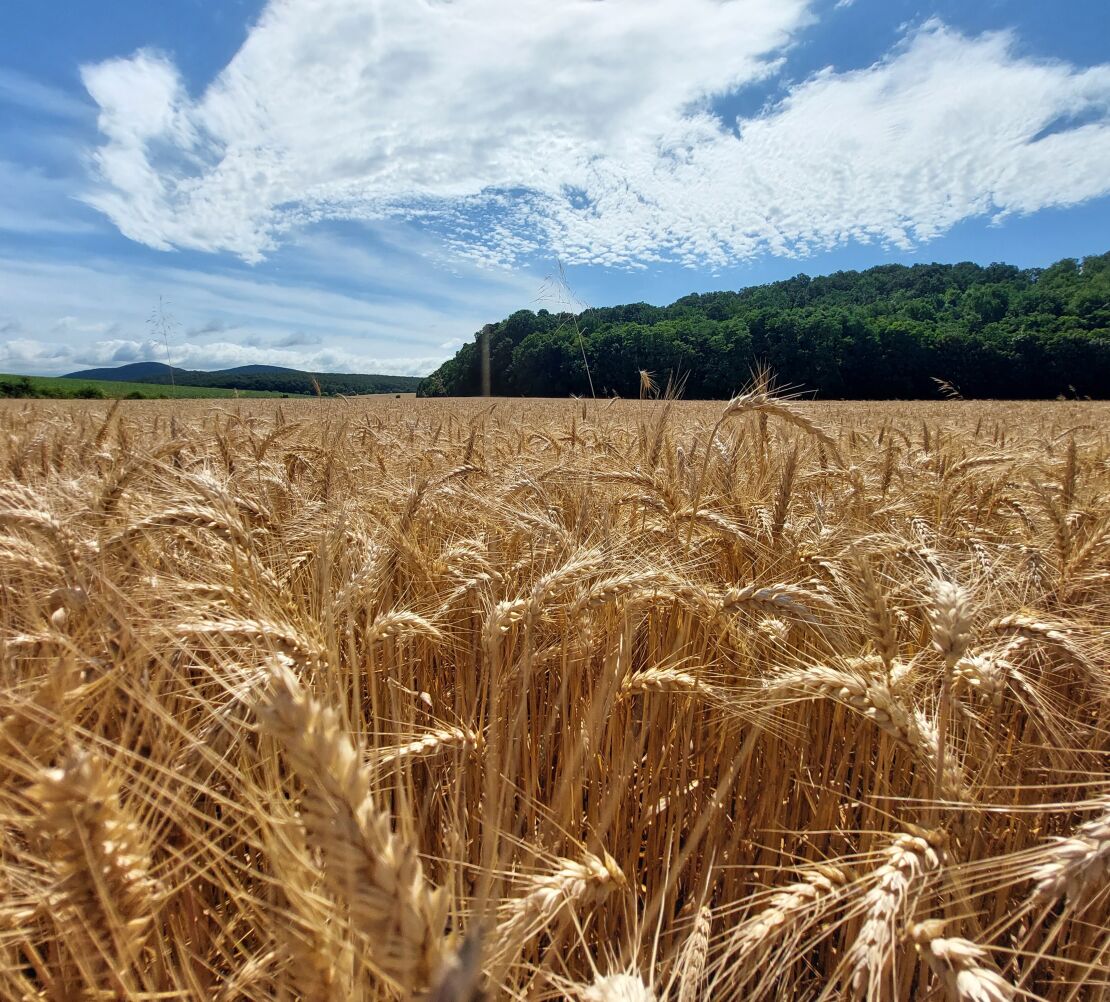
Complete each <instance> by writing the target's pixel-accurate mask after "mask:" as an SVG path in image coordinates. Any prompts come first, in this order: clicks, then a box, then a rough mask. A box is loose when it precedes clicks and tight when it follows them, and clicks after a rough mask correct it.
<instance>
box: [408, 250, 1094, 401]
mask: <svg viewBox="0 0 1110 1002" xmlns="http://www.w3.org/2000/svg"><path fill="white" fill-rule="evenodd" d="M575 319H576V318H575V317H574V316H573V315H571V314H569V313H561V314H555V313H549V312H548V311H546V310H540V311H539V312H538V313H533V312H531V311H530V310H522V311H520V312H519V313H514V314H513V315H512V316H510V317H508V318H507V319H505V320H502V321H501V322H500V323H498V324H494V325H492V327H491V333H490V355H491V371H492V381H493V382H492V390H493V393H494V394H496V395H516V394H521V395H525V396H566V395H567V394H570V393H575V394H581V395H588V394H589V392H590V385H589V381H588V379H587V375H586V367H585V365H584V364H583V352H584V353H585V358H586V361H587V362H588V363H589V373H590V376H592V378H593V385H594V389H595V392H596V394H597V395H598V396H602V395H609V394H613V393H616V394H619V395H620V396H635V395H636V394H637V393H638V390H639V380H640V377H639V371H640V370H641V369H645V370H648V371H649V372H652V373H654V375H655V379H656V381H657V382H661V383H663V382H666V380H667V378H668V375H670V376H675V377H679V378H682V377H685V380H686V382H685V389H684V396H686V397H700V398H716V397H728V396H730V395H731V394H733V393H735V392H736V391H737V390H738V389H739V388H740V387H741V386H742V385H743V384H744V383H745V382H747V381H748V379H749V378H750V375H751V372H752V370H753V369H756V368H757V367H759V366H763V365H766V366H769V367H770V368H771V370H772V371H773V372H774V373H775V375H776V377H777V379H778V380H779V382H780V383H786V384H790V385H792V386H795V387H797V388H799V389H802V390H805V391H815V392H816V393H817V394H818V395H819V396H821V397H825V398H829V397H853V398H875V399H886V398H936V397H937V395H938V389H937V384H936V383H935V382H934V379H943V380H946V381H948V382H950V383H951V384H953V386H955V387H956V388H958V390H959V392H960V393H961V394H962V395H963V396H966V397H1056V396H1059V395H1063V396H1067V397H1072V396H1081V397H1082V396H1091V397H1102V398H1105V397H1108V396H1110V253H1107V254H1102V255H1100V256H1098V257H1088V258H1085V259H1083V260H1082V261H1077V260H1074V259H1067V260H1064V261H1059V262H1057V263H1056V264H1054V265H1052V266H1051V267H1049V268H1030V269H1025V270H1021V269H1018V268H1015V267H1012V266H1010V265H1005V264H992V265H990V266H988V267H981V266H979V265H976V264H970V263H965V264H951V265H948V264H919V265H914V266H912V267H905V266H903V265H882V266H880V267H877V268H870V269H868V270H867V271H841V272H837V273H836V274H833V275H827V276H824V277H822V278H810V277H809V276H808V275H798V276H796V277H795V278H791V279H789V280H787V281H785V282H774V283H772V284H770V285H760V286H753V287H751V288H748V289H744V290H743V291H741V292H712V293H707V294H705V295H692V296H686V297H684V298H683V299H680V300H678V301H677V302H676V303H672V304H671V305H670V306H650V305H648V304H647V303H633V304H631V305H629V306H613V307H607V308H604V309H591V310H586V311H584V312H583V313H581V314H579V315H578V317H577V324H576V323H575ZM579 332H581V336H580V335H579ZM479 391H480V370H479V352H478V336H477V335H476V336H475V339H474V341H473V342H471V343H469V344H466V345H464V346H463V347H462V348H461V349H460V350H459V352H458V354H456V355H455V357H454V358H452V359H450V360H449V361H447V362H445V363H444V364H443V365H441V366H440V367H439V369H437V370H436V371H435V372H434V373H432V374H431V375H430V376H428V377H427V378H426V379H425V380H424V381H423V382H422V383H421V388H420V391H419V392H420V393H421V394H423V395H426V396H440V395H452V396H453V395H471V394H477V393H478V392H479Z"/></svg>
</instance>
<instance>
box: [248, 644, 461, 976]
mask: <svg viewBox="0 0 1110 1002" xmlns="http://www.w3.org/2000/svg"><path fill="white" fill-rule="evenodd" d="M256 712H257V713H258V716H259V718H260V720H261V721H262V723H263V725H264V727H265V728H266V730H268V731H269V732H270V733H271V734H273V736H274V737H275V738H277V740H278V741H279V742H280V744H281V745H282V747H283V748H284V750H285V753H286V756H287V758H288V761H289V764H290V765H291V766H292V768H293V770H294V772H295V773H296V774H297V776H298V777H299V778H300V780H301V782H302V783H303V784H304V788H305V793H304V798H303V801H302V805H301V816H302V820H303V822H304V825H305V828H306V831H307V833H308V835H309V838H310V840H311V842H312V843H313V844H314V845H315V846H317V847H318V848H319V850H320V852H321V854H322V856H323V860H324V878H325V882H326V884H327V885H328V887H329V888H330V889H331V891H332V893H333V894H335V896H336V897H337V898H338V899H339V900H340V901H343V902H345V903H346V904H347V906H348V908H349V909H350V917H351V924H352V926H353V927H354V928H355V929H356V930H357V931H358V932H359V933H361V935H362V937H363V938H364V942H365V948H366V950H367V952H368V954H369V956H370V958H371V960H372V961H373V964H374V966H375V967H376V968H377V970H378V971H379V972H380V973H381V974H382V975H383V976H384V977H386V978H388V979H389V980H390V981H391V982H392V983H393V984H394V985H395V986H396V987H398V988H399V989H401V990H403V991H417V990H421V989H423V988H424V987H426V986H427V984H428V983H429V981H430V979H431V977H432V975H433V973H434V972H436V971H438V970H439V968H440V965H441V963H442V961H443V957H444V952H445V948H446V945H447V944H446V943H445V941H444V936H443V928H444V924H445V920H446V908H445V904H446V898H445V895H444V894H443V892H442V891H441V890H437V889H433V888H432V886H431V885H430V884H429V883H428V881H427V879H426V878H425V876H424V870H423V867H422V866H421V863H420V859H419V857H418V856H417V853H416V850H415V848H414V846H413V845H412V844H411V842H408V841H406V840H404V839H401V838H398V837H397V836H396V835H394V834H393V831H392V828H391V824H390V818H389V816H388V815H387V814H386V813H385V812H384V811H383V810H381V809H379V807H378V806H377V805H376V804H375V802H374V799H373V797H372V795H371V788H370V770H369V769H368V768H367V767H366V766H365V765H363V763H362V756H360V755H359V753H358V751H357V750H356V749H355V746H354V745H353V744H352V742H351V740H350V738H348V737H347V735H346V734H345V733H343V731H342V729H341V727H340V724H339V719H338V716H337V715H336V713H335V711H334V710H332V709H329V708H325V707H323V706H321V704H320V703H319V702H317V701H316V700H315V699H314V698H312V696H310V695H308V694H307V693H306V692H305V691H304V689H303V688H302V687H301V685H300V683H299V682H298V681H297V679H296V677H295V676H294V675H293V673H292V672H291V671H290V670H289V669H288V667H286V665H284V664H283V663H281V662H280V661H276V660H275V661H274V662H273V663H272V664H271V666H270V684H269V687H268V691H267V692H266V693H265V695H264V696H263V698H262V699H261V700H260V702H259V704H258V706H257V708H256Z"/></svg>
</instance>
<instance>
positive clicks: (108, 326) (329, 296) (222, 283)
mask: <svg viewBox="0 0 1110 1002" xmlns="http://www.w3.org/2000/svg"><path fill="white" fill-rule="evenodd" d="M313 248H314V249H313V250H312V251H311V252H301V251H299V250H298V252H297V254H296V256H297V258H298V260H299V261H300V262H301V263H302V264H303V265H308V266H310V268H311V266H312V265H313V264H314V263H315V264H316V265H318V266H319V268H320V269H321V271H322V270H323V269H325V268H326V276H327V278H328V280H329V281H331V282H333V283H336V285H337V286H341V285H342V284H344V283H352V282H353V283H354V284H355V285H356V286H357V287H356V288H355V289H354V290H352V291H350V292H345V291H341V290H340V288H325V287H322V286H321V284H319V283H317V282H316V281H314V277H315V276H318V275H319V274H320V272H314V271H312V270H309V271H305V270H304V268H302V269H301V271H300V272H299V274H298V276H297V277H293V276H291V275H289V274H288V273H281V269H279V268H277V267H276V266H275V268H274V269H273V270H274V271H276V272H278V273H279V274H280V275H281V278H280V281H279V280H278V277H277V276H270V277H267V276H264V275H260V274H258V273H257V271H254V270H250V271H248V270H247V269H245V268H243V267H242V266H239V267H238V268H236V269H232V270H225V271H216V272H200V271H190V270H187V269H184V268H179V267H173V266H172V265H168V266H164V265H161V264H157V265H145V264H130V265H129V266H128V267H126V268H121V267H120V266H119V265H118V263H116V262H113V261H110V260H96V259H92V260H86V261H84V262H83V263H80V264H71V263H64V262H57V261H49V260H38V259H34V258H16V257H0V288H2V289H3V290H4V309H5V315H4V316H3V317H0V372H2V371H16V372H37V373H44V374H57V373H64V372H69V371H72V370H74V369H76V368H82V367H87V366H92V365H119V364H123V363H125V362H131V361H142V360H147V359H153V360H157V361H164V360H165V357H166V355H165V350H166V349H165V344H164V342H163V341H162V339H161V337H160V336H156V335H155V333H154V332H153V331H152V330H151V327H150V325H149V324H148V318H149V317H150V314H151V307H152V305H153V304H156V303H157V302H158V301H159V297H160V296H164V302H165V308H166V310H167V312H168V313H169V314H171V315H172V316H173V317H174V321H173V323H172V324H171V325H170V337H169V341H170V352H171V356H170V357H171V359H172V361H173V362H174V364H177V365H186V366H194V367H197V368H220V367H223V366H230V365H243V364H251V363H268V364H273V365H288V366H291V367H294V368H312V369H316V370H319V371H346V372H394V373H402V374H424V373H427V372H430V371H431V370H432V369H434V368H435V367H436V366H437V365H438V364H439V363H440V362H442V361H443V360H444V359H445V358H448V357H449V356H450V355H451V354H452V351H451V350H449V349H446V348H444V347H443V345H444V344H445V343H446V342H447V341H448V339H450V338H458V337H467V338H469V337H470V336H471V335H472V334H473V332H474V331H475V330H477V329H478V328H479V327H481V326H482V324H484V323H488V322H489V321H491V320H494V319H497V318H498V317H501V316H504V315H505V314H506V313H509V312H511V311H512V310H514V309H517V308H519V306H520V303H521V302H522V301H527V299H528V298H530V296H534V295H535V292H536V288H537V286H538V282H537V281H535V280H533V279H530V278H528V277H526V276H524V275H508V274H505V273H494V274H489V273H486V272H482V271H478V270H477V269H473V268H465V267H464V273H463V275H462V276H460V277H458V278H455V277H454V276H446V277H445V276H444V275H443V274H442V273H441V272H440V271H438V270H437V269H435V268H433V267H430V266H427V265H425V266H424V267H423V268H421V267H420V263H419V260H407V259H403V258H400V257H398V259H397V260H395V261H393V262H392V264H389V262H388V261H387V260H386V255H382V258H381V261H380V263H379V265H378V266H377V268H376V270H375V275H376V278H377V279H378V280H379V281H380V282H381V283H382V285H383V290H378V291H375V290H373V289H371V288H369V287H368V286H367V285H366V284H365V283H364V281H360V280H362V279H363V277H364V276H363V275H362V274H361V273H360V270H359V265H360V264H361V263H362V262H363V258H364V257H365V254H366V252H364V251H359V250H356V251H353V252H352V256H349V257H345V256H344V255H343V253H342V245H341V244H335V246H334V247H332V244H331V242H330V241H329V240H328V239H327V238H325V237H324V236H323V235H317V237H316V241H315V243H314V244H313ZM329 248H331V251H332V252H329ZM371 259H372V260H377V258H374V257H373V256H372V258H371ZM171 260H172V259H171ZM387 265H388V267H387ZM267 267H269V266H267ZM421 276H422V278H421ZM421 280H422V281H423V288H424V295H423V297H422V298H423V301H421V302H417V301H414V298H413V297H412V295H411V294H410V293H408V292H407V290H409V289H415V288H417V287H418V286H419V285H420V282H421ZM395 289H399V290H401V292H400V293H397V292H395V291H394V290H395Z"/></svg>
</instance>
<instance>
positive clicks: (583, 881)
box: [0, 384, 1110, 1002]
mask: <svg viewBox="0 0 1110 1002" xmlns="http://www.w3.org/2000/svg"><path fill="white" fill-rule="evenodd" d="M645 385H646V388H647V389H649V390H650V386H649V385H647V384H645ZM0 464H2V465H3V468H4V471H5V472H4V478H3V484H2V486H0V568H2V571H0V587H2V597H3V602H2V611H0V672H2V679H0V772H2V774H3V782H2V784H0V796H2V801H0V996H2V997H3V998H4V999H40V998H45V999H78V998H80V999H86V998H103V999H117V998H119V999H149V1000H173V999H189V1000H208V999H219V1000H232V999H258V1000H263V999H314V1000H315V999H334V1000H344V1002H346V1000H377V999H393V998H429V999H436V1000H440V1002H448V1000H470V999H477V998H479V997H482V996H483V995H484V997H485V998H487V999H491V1000H492V999H502V998H505V999H548V998H569V999H581V1000H586V1002H604V1000H623V1002H639V1000H649V999H656V1000H660V1002H661V1000H663V999H673V1000H677V1002H697V1000H707V999H744V1000H757V999H798V1000H807V999H809V1000H815V999H821V998H859V999H880V1000H882V999H944V998H947V999H951V1000H967V1002H998V1000H1010V999H1027V998H1043V999H1049V1000H1054V1002H1057V1000H1058V1002H1064V1000H1081V999H1082V1000H1086V999H1106V998H1110V928H1108V922H1107V916H1108V914H1110V879H1108V877H1110V759H1108V752H1110V405H1106V404H1098V403H1086V402H1063V401H1060V402H1052V403H1036V404H1033V403H1030V404H1021V403H1016V404H1015V403H1006V404H1001V403H988V402H982V403H977V402H962V401H951V402H938V403H883V404H868V403H828V404H817V403H802V402H797V401H790V400H786V399H783V398H781V397H777V396H775V395H773V394H771V393H769V392H767V391H766V390H765V389H763V388H760V387H757V388H755V389H752V390H751V391H749V392H747V393H744V394H742V395H740V396H738V397H737V398H735V399H734V400H732V401H730V402H719V403H692V402H691V403H686V402H678V401H672V400H667V399H662V398H659V397H658V396H657V395H655V394H652V393H650V392H649V393H647V394H646V398H645V399H643V400H639V401H636V400H628V401H583V400H563V401H534V400H533V401H524V400H516V401H513V400H497V401H483V400H454V401H434V400H404V401H398V400H393V399H385V400H383V399H373V398H355V399H351V400H343V399H331V400H328V399H321V400H315V399H314V400H305V401H280V402H279V401H253V400H252V401H221V402H219V403H214V402H211V401H195V402H172V403H171V402H166V403H160V402H149V403H148V402H142V401H137V402H131V401H128V402H123V403H121V404H116V405H114V406H109V405H107V404H102V403H92V402H89V403H84V402H82V403H76V402H35V403H33V404H20V403H8V404H5V405H4V406H3V407H2V408H0Z"/></svg>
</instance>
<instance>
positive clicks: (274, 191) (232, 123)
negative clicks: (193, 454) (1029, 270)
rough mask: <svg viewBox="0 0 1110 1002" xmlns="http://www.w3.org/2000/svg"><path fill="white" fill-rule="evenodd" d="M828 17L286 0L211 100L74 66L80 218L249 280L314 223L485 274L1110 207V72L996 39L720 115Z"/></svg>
mask: <svg viewBox="0 0 1110 1002" xmlns="http://www.w3.org/2000/svg"><path fill="white" fill-rule="evenodd" d="M812 17H813V14H812V12H811V10H810V8H809V5H808V4H807V3H806V2H805V0H731V2H728V3H721V2H719V0H635V2H633V0H606V2H601V3H578V2H560V3H552V2H550V0H456V2H453V3H427V4H410V5H397V4H387V3H385V2H383V0H312V2H309V0H274V2H272V3H271V4H270V5H269V6H268V8H267V9H266V11H265V12H264V14H263V16H262V17H261V19H260V20H259V22H258V23H257V25H256V26H255V27H254V28H253V30H252V31H251V33H250V35H249V37H248V38H247V40H246V42H245V44H244V45H243V47H242V48H241V50H240V51H239V52H238V54H237V55H236V56H235V57H234V58H233V59H232V61H231V62H230V63H229V64H228V66H227V67H226V68H225V70H224V71H223V72H222V73H221V74H220V75H219V77H218V78H217V79H216V80H215V81H214V82H213V83H212V84H211V85H210V86H209V87H208V88H207V89H206V90H205V91H204V93H203V94H200V95H197V96H195V97H194V96H192V95H190V94H188V93H187V92H186V89H185V87H184V84H183V83H182V80H181V78H180V76H179V74H178V72H177V70H176V68H175V67H174V65H173V64H172V62H170V61H169V60H168V59H167V58H166V57H164V56H161V55H159V54H157V53H153V52H140V53H137V54H136V55H134V56H132V57H130V58H127V59H119V60H112V61H109V62H105V63H100V64H97V65H93V66H88V67H85V69H84V74H83V75H84V80H85V84H86V86H87V88H88V90H89V93H90V95H91V96H92V97H93V99H94V100H95V101H96V102H97V104H98V106H99V108H100V119H99V124H100V131H101V133H102V136H103V142H102V144H101V145H100V147H99V148H98V149H97V151H96V154H95V158H96V165H97V172H98V182H97V184H96V186H95V188H94V189H93V190H92V191H90V192H89V193H88V195H87V199H88V201H89V203H90V204H92V205H94V206H95V207H97V208H98V209H100V210H101V211H102V212H104V213H106V214H107V215H108V216H109V217H110V218H111V219H112V221H113V222H114V223H115V224H116V225H117V226H118V227H119V228H120V230H121V231H122V232H123V233H124V234H126V235H127V236H129V237H131V238H132V239H135V240H138V241H141V242H143V243H146V244H148V245H150V246H152V247H159V248H168V247H189V248H198V249H202V250H211V251H216V250H224V251H231V252H233V253H235V254H238V255H240V256H241V257H243V258H244V259H246V260H249V261H254V260H258V259H259V258H261V257H262V256H263V255H266V254H269V253H272V252H273V250H274V249H275V248H276V247H277V246H279V245H280V243H281V242H282V241H284V240H287V239H289V237H290V235H291V234H293V233H295V232H296V231H298V230H300V229H302V228H304V227H305V226H306V225H308V224H310V223H312V222H314V221H317V220H321V219H328V218H335V219H361V220H385V219H390V218H402V219H406V220H415V221H417V222H420V223H422V224H423V225H425V226H427V227H429V228H430V229H432V230H434V231H435V232H436V233H437V234H438V235H439V236H440V237H441V238H443V239H445V240H446V241H447V242H448V244H449V245H450V246H452V247H453V248H454V249H455V250H456V251H457V252H459V253H461V254H463V255H468V256H470V257H472V258H474V259H475V260H479V261H484V262H501V263H505V262H512V261H514V260H519V259H521V258H525V257H528V256H529V255H530V254H533V253H543V254H555V255H558V256H560V257H562V258H563V259H564V260H566V261H567V262H569V263H572V264H573V263H588V264H601V265H616V266H637V265H642V264H644V263H646V262H652V261H661V260H677V261H680V262H683V263H686V264H691V265H694V264H701V263H705V262H708V263H711V264H715V265H720V264H724V263H727V262H735V261H738V260H745V259H748V258H751V257H753V256H756V255H759V254H762V253H768V252H769V253H772V254H797V253H805V252H807V251H809V250H812V249H814V248H824V247H830V246H835V245H837V244H839V243H843V242H845V241H849V240H861V241H879V242H884V243H888V244H894V245H897V246H906V245H909V244H911V243H913V242H918V241H924V240H928V239H930V238H932V237H934V236H936V235H938V234H940V233H943V232H944V231H945V230H947V229H948V228H950V227H952V226H953V225H954V224H955V223H957V222H959V221H960V220H963V219H966V218H969V217H972V216H980V215H984V214H989V215H991V214H992V215H998V214H1006V213H1026V212H1033V211H1036V210H1038V209H1040V208H1044V207H1047V206H1063V205H1073V204H1076V203H1079V202H1082V201H1084V200H1086V199H1090V198H1094V197H1097V196H1099V195H1102V194H1105V193H1107V192H1108V191H1110V174H1108V172H1107V171H1106V170H1105V164H1106V163H1107V162H1110V65H1102V66H1097V67H1094V68H1089V69H1083V68H1079V67H1075V66H1072V65H1068V64H1066V63H1061V62H1044V61H1038V60H1035V59H1032V58H1030V57H1028V56H1025V55H1022V54H1021V53H1019V52H1018V50H1017V48H1016V45H1015V41H1014V38H1013V37H1012V36H1011V35H1010V34H1007V33H1005V32H997V33H992V34H986V35H980V36H973V37H972V36H966V35H963V34H960V33H959V32H956V31H953V30H950V29H949V28H946V27H945V26H944V25H943V24H941V23H939V22H936V21H933V22H928V23H927V24H925V25H924V26H921V27H919V28H918V29H916V30H914V31H912V32H911V33H910V34H908V35H907V36H906V37H905V38H904V40H903V42H902V43H901V44H900V45H899V46H898V47H897V48H896V49H895V50H893V51H892V52H890V53H889V54H888V55H887V56H886V57H885V58H883V59H881V60H880V61H878V62H876V63H874V64H873V65H870V66H867V67H864V68H860V69H854V70H849V71H841V72H837V71H835V70H833V69H828V70H825V71H822V72H820V73H818V74H816V75H815V76H813V77H811V78H809V79H806V80H804V81H801V82H799V83H797V84H795V85H794V86H792V87H791V88H790V89H789V90H788V92H787V96H786V97H785V99H784V100H783V101H781V102H780V103H779V104H777V105H775V106H772V107H770V108H767V109H765V110H764V111H763V112H761V113H760V114H758V115H756V116H754V117H750V118H745V119H742V120H740V121H737V122H730V121H723V120H721V119H720V118H718V117H716V116H715V115H714V114H712V113H711V111H710V107H711V100H712V99H713V98H716V97H720V96H721V95H727V94H729V93H733V92H736V91H738V90H740V89H742V88H744V87H746V86H749V85H751V84H753V83H754V82H756V81H760V80H763V79H765V78H766V77H767V76H768V75H769V74H772V73H774V72H775V71H776V69H777V68H778V66H779V64H780V60H781V58H782V56H783V53H784V52H786V51H787V50H788V48H789V46H790V45H791V44H792V41H793V40H794V39H795V38H796V37H797V35H798V33H799V32H800V31H801V29H802V28H804V27H805V26H806V25H807V24H809V23H811V20H812ZM1068 122H1071V123H1073V124H1071V125H1068V124H1067V123H1068ZM1060 123H1064V124H1063V125H1060ZM1080 123H1082V124H1080ZM1046 133H1047V134H1046Z"/></svg>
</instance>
